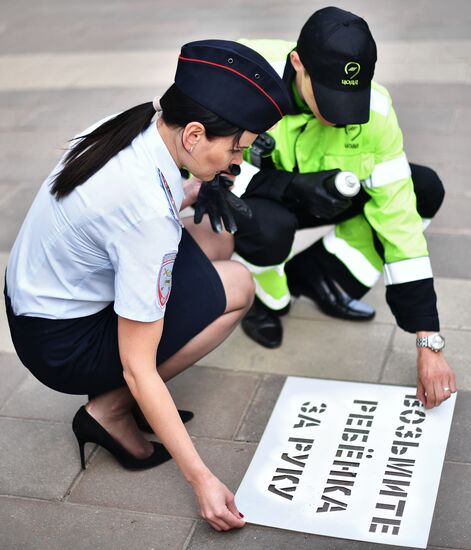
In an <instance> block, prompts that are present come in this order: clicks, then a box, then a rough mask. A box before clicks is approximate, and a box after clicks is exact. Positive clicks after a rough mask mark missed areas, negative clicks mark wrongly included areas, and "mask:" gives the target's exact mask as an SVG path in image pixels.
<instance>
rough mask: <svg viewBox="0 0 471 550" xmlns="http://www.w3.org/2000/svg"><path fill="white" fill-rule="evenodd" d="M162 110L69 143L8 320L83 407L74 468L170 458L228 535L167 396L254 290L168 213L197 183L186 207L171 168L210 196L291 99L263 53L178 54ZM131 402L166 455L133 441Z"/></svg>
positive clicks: (133, 113) (28, 238)
mask: <svg viewBox="0 0 471 550" xmlns="http://www.w3.org/2000/svg"><path fill="white" fill-rule="evenodd" d="M160 105H161V108H162V112H161V114H160V116H158V117H157V121H156V122H155V121H153V118H154V115H155V112H156V110H160ZM160 105H159V104H155V103H154V104H153V103H145V104H142V105H138V106H136V107H134V108H131V109H129V110H127V111H124V112H122V113H120V114H118V115H116V116H113V117H110V118H108V119H105V120H104V121H101V122H99V123H98V124H97V125H95V126H94V127H92V128H90V129H89V130H86V131H85V132H84V133H83V134H82V135H79V136H78V137H76V138H75V139H74V140H73V144H72V146H71V147H70V148H69V150H68V152H67V153H66V154H65V155H64V157H63V158H62V159H61V161H60V162H59V164H58V166H57V167H56V168H55V169H54V170H53V172H52V173H51V175H50V176H49V177H48V178H47V179H46V181H45V182H44V183H43V185H42V187H41V189H40V191H39V193H38V195H37V197H36V199H35V200H34V202H33V205H32V206H31V209H30V211H29V213H28V215H27V217H26V219H25V221H24V223H23V226H22V228H21V230H20V233H19V235H18V237H17V239H16V242H15V244H14V246H13V249H12V251H11V255H10V258H9V262H8V266H7V273H6V286H5V298H6V305H7V315H8V321H9V325H10V331H11V335H12V340H13V343H14V345H15V349H16V351H17V353H18V356H19V357H20V359H21V361H22V362H23V363H24V365H25V366H26V367H27V368H28V369H29V370H30V371H31V372H32V373H33V375H34V376H36V377H37V378H38V379H39V380H40V381H41V382H43V383H44V384H46V385H47V386H49V387H51V388H53V389H55V390H58V391H61V392H65V393H71V394H89V396H90V400H89V402H88V403H87V404H86V405H85V407H82V408H81V409H79V411H78V412H77V414H76V415H75V418H74V421H73V430H74V433H75V435H76V437H77V440H78V443H79V447H80V451H81V458H82V466H83V467H84V466H85V464H84V455H83V447H84V445H85V443H86V442H88V441H90V442H94V443H98V444H100V445H101V446H103V447H104V448H106V449H107V450H108V451H110V452H111V453H112V454H113V455H114V456H115V458H117V459H118V460H119V461H120V463H121V464H122V465H123V466H125V467H127V468H132V469H139V468H149V467H152V466H155V465H157V464H160V463H161V462H164V461H165V460H167V459H168V458H170V456H169V454H168V453H170V455H171V456H173V458H174V459H175V461H176V462H177V464H178V466H179V467H180V469H181V471H182V473H183V475H184V476H185V478H186V480H187V481H188V482H189V483H190V484H191V485H192V487H193V489H194V491H195V493H196V497H197V500H198V505H199V510H200V513H201V515H202V516H203V517H204V518H205V519H207V521H208V522H209V523H210V524H211V525H212V526H213V527H214V528H215V529H217V530H228V529H230V528H232V527H241V526H242V525H243V521H242V520H241V519H240V517H239V513H238V511H237V509H236V506H235V503H234V498H233V495H232V493H231V492H230V491H229V490H228V489H227V488H226V487H225V486H224V485H223V484H222V483H221V482H220V481H219V480H218V479H217V478H216V477H215V476H214V475H213V474H212V473H211V472H210V471H209V469H208V468H207V467H206V466H205V464H204V463H203V461H202V460H201V458H200V457H199V455H198V453H197V452H196V450H195V448H194V446H193V443H192V441H191V439H190V437H189V435H188V433H187V432H186V430H185V428H184V426H183V423H182V420H181V418H180V416H179V415H178V412H177V409H176V408H175V405H174V403H173V400H172V398H171V396H170V394H169V392H168V390H167V388H166V385H165V381H167V380H169V379H170V378H172V377H173V376H175V375H176V374H178V373H179V372H181V371H183V370H184V369H185V368H187V367H189V366H190V365H192V364H193V363H194V362H195V361H197V360H198V359H200V358H201V357H203V356H204V355H205V354H207V353H208V352H209V351H211V350H212V349H214V348H215V347H216V346H217V345H218V344H220V343H221V342H222V341H223V340H224V338H226V337H227V335H228V334H229V333H230V332H231V331H232V330H233V328H234V327H235V326H236V324H237V323H238V321H239V320H240V319H241V317H242V316H243V315H244V313H245V312H246V311H247V310H248V308H249V307H250V304H251V301H252V297H253V289H252V283H251V280H250V275H249V274H248V272H245V268H243V267H242V266H241V265H240V264H237V263H234V262H230V261H220V262H215V264H214V265H213V264H212V263H211V262H210V260H209V259H208V258H207V257H206V256H205V255H204V253H203V251H202V250H201V248H200V247H199V246H198V245H197V244H196V242H195V241H194V240H193V239H192V237H191V236H190V235H189V233H188V232H187V231H186V230H185V229H182V226H183V224H182V221H181V220H180V217H179V210H180V208H181V207H182V206H184V205H186V204H189V203H191V202H193V201H194V200H195V199H196V195H197V192H198V187H199V184H198V180H193V182H194V183H193V184H191V185H190V186H189V188H188V189H187V192H188V196H187V197H185V198H184V190H183V185H182V178H181V174H180V168H182V167H183V166H185V167H186V168H187V169H188V170H189V171H190V172H191V173H192V174H194V176H195V178H198V179H199V180H203V181H207V180H212V179H213V178H214V177H215V175H216V174H218V173H220V172H224V171H226V170H228V168H229V167H230V165H231V164H233V163H235V164H240V163H241V161H242V150H243V148H244V147H248V146H249V145H250V144H251V143H252V142H253V140H254V139H255V137H256V135H257V134H258V133H261V132H263V131H265V130H267V129H268V128H270V127H271V126H272V125H273V124H275V123H276V122H277V121H278V120H279V119H280V118H281V117H282V116H283V114H284V112H286V110H287V108H288V105H289V99H288V98H287V95H286V93H285V92H284V88H283V85H282V83H281V80H280V79H279V78H278V76H277V75H276V73H275V72H274V71H273V69H272V68H271V67H270V66H269V64H268V63H267V62H266V61H265V59H264V58H263V57H261V56H260V55H259V54H257V53H256V52H254V51H253V50H251V49H250V48H248V47H246V46H243V45H241V44H236V43H234V42H229V41H221V40H204V41H198V42H192V43H189V44H186V45H185V46H183V47H182V50H181V54H180V56H179V61H178V66H177V71H176V75H175V83H174V84H173V85H172V86H171V87H170V88H169V89H168V90H167V92H166V93H165V94H164V96H163V97H162V99H161V101H160ZM195 181H196V183H195ZM203 185H205V184H203ZM190 225H191V224H190ZM198 235H199V239H201V242H202V247H203V249H205V250H211V254H212V258H213V259H220V258H221V257H223V258H228V257H230V253H231V250H230V249H229V250H228V249H227V248H228V247H227V242H226V244H225V248H226V250H221V249H220V248H218V247H217V245H214V242H216V241H213V240H212V239H211V232H210V230H209V229H208V232H207V234H205V232H204V230H202V229H201V227H199V228H198ZM219 241H220V239H218V241H217V242H219ZM229 248H230V247H229ZM177 252H178V254H177ZM172 272H173V273H172ZM171 287H172V288H173V290H172V296H171V297H170V298H169V296H170V288H171ZM167 300H169V301H168V306H167V307H166V304H167ZM164 314H165V325H164ZM156 358H157V359H156ZM156 364H157V366H158V368H156ZM136 402H137V405H138V406H139V408H140V409H141V411H142V413H143V414H144V415H145V418H146V419H147V420H148V422H149V424H150V426H151V427H152V429H153V431H154V432H155V433H156V434H157V435H158V437H159V438H160V440H161V441H162V443H163V445H160V444H158V443H151V442H149V441H147V440H146V439H145V438H144V437H143V435H142V433H141V432H140V431H139V429H138V427H137V425H136V422H135V420H134V417H133V415H132V408H133V406H134V405H135V404H136ZM164 446H165V447H164ZM167 450H168V453H167Z"/></svg>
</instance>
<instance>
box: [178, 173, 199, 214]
mask: <svg viewBox="0 0 471 550" xmlns="http://www.w3.org/2000/svg"><path fill="white" fill-rule="evenodd" d="M202 183H203V182H202V181H201V180H199V179H198V178H195V176H191V177H190V178H189V179H187V180H186V181H185V183H184V184H183V192H184V193H185V198H184V199H183V201H182V205H181V207H180V210H183V209H184V208H186V207H187V206H190V205H192V204H194V203H195V202H196V198H197V197H198V193H199V192H200V187H201V184H202Z"/></svg>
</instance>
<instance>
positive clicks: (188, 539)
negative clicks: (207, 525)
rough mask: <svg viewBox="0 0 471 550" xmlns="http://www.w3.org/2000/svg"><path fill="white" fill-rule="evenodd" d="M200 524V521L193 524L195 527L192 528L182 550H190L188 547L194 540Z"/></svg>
mask: <svg viewBox="0 0 471 550" xmlns="http://www.w3.org/2000/svg"><path fill="white" fill-rule="evenodd" d="M198 523H199V520H195V521H194V522H193V525H192V526H191V529H190V532H189V533H188V536H187V537H186V539H185V542H184V543H183V546H182V550H186V549H187V548H188V545H189V544H190V542H191V539H192V538H193V535H194V534H195V531H196V527H197V525H198Z"/></svg>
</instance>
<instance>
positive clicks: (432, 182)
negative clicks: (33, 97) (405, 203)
mask: <svg viewBox="0 0 471 550" xmlns="http://www.w3.org/2000/svg"><path fill="white" fill-rule="evenodd" d="M411 172H412V181H413V182H414V192H415V195H416V197H417V211H418V213H419V214H420V215H421V216H422V218H433V217H434V216H435V214H436V213H437V212H438V210H439V209H440V206H441V205H442V202H443V199H444V197H445V188H444V186H443V183H442V181H441V179H440V178H439V176H438V174H437V173H436V172H435V170H432V168H429V167H428V166H420V165H417V164H411Z"/></svg>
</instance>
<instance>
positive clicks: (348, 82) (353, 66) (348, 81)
mask: <svg viewBox="0 0 471 550" xmlns="http://www.w3.org/2000/svg"><path fill="white" fill-rule="evenodd" d="M360 69H361V67H360V63H357V62H356V61H349V62H348V63H347V64H346V65H345V67H344V68H343V70H344V72H345V74H346V75H347V76H348V78H343V79H342V80H341V82H342V84H344V85H345V86H358V80H356V79H355V77H356V76H358V74H359V73H360Z"/></svg>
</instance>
